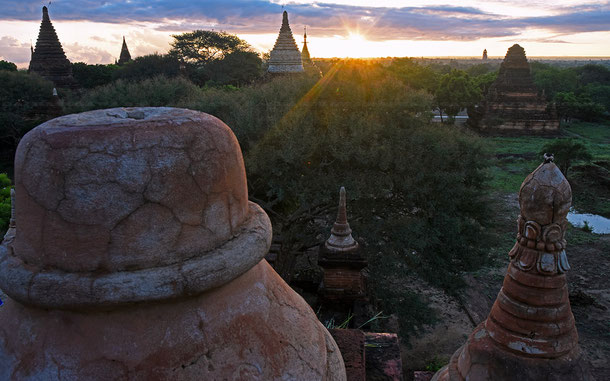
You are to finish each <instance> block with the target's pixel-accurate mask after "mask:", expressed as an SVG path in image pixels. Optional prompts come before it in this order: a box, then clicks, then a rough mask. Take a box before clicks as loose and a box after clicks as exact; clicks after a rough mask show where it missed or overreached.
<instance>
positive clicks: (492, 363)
mask: <svg viewBox="0 0 610 381" xmlns="http://www.w3.org/2000/svg"><path fill="white" fill-rule="evenodd" d="M571 202H572V191H571V189H570V184H569V183H568V182H567V180H566V178H565V177H564V176H563V174H562V173H561V172H560V171H559V169H558V168H557V166H556V165H555V164H554V163H553V162H552V159H551V158H546V159H545V162H544V163H543V164H541V165H540V166H539V167H538V168H537V169H536V170H535V171H534V172H532V173H531V174H530V175H529V176H528V177H527V178H526V179H525V181H524V182H523V184H522V185H521V190H520V192H519V204H520V207H521V215H520V216H519V218H518V234H517V243H516V244H515V246H514V247H513V249H512V250H511V251H510V253H509V257H510V259H511V261H510V263H509V266H508V271H507V274H506V277H505V278H504V283H503V285H502V289H501V290H500V293H499V294H498V297H497V299H496V302H495V303H494V305H493V307H492V310H491V312H490V314H489V316H488V318H487V320H486V321H484V322H483V323H481V324H480V325H479V326H478V327H477V328H476V329H475V330H474V331H473V333H472V334H471V335H470V337H469V338H468V341H467V342H466V344H465V345H464V346H463V347H462V348H460V349H458V351H456V352H455V354H454V355H453V357H452V358H451V361H450V363H449V365H448V366H447V367H445V368H443V369H442V370H440V371H439V372H438V373H437V374H436V375H435V377H434V380H435V381H436V380H474V381H477V380H520V381H535V380H558V381H559V380H566V381H567V380H590V379H591V375H590V373H589V371H588V368H587V363H586V361H585V359H584V358H583V356H582V353H581V350H580V347H579V346H578V333H577V332H576V326H575V323H574V316H573V315H572V311H571V309H570V301H569V298H568V287H567V282H566V276H565V272H566V271H568V270H569V269H570V266H569V264H568V259H567V256H566V252H565V248H566V245H567V242H566V240H565V231H566V225H567V221H566V216H567V214H568V211H569V209H570V205H571Z"/></svg>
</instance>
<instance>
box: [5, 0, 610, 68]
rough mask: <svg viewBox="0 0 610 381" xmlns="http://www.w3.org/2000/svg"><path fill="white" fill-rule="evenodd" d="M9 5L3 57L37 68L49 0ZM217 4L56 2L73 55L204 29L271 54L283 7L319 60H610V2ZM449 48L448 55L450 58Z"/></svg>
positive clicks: (161, 46) (148, 49) (55, 17)
mask: <svg viewBox="0 0 610 381" xmlns="http://www.w3.org/2000/svg"><path fill="white" fill-rule="evenodd" d="M6 3H7V4H6V6H4V7H3V9H2V10H0V20H2V23H1V24H0V59H4V60H7V61H10V62H14V63H15V64H17V66H18V67H20V68H25V67H27V65H28V64H29V59H30V44H32V45H33V46H35V44H36V39H37V37H38V29H39V26H40V20H41V15H42V12H41V8H42V6H41V4H40V3H39V2H37V1H31V0H22V1H16V0H6ZM377 3H378V4H377V5H376V6H370V5H366V2H364V1H346V0H329V1H328V2H325V3H316V2H312V1H305V0H297V1H290V2H288V1H282V2H280V1H275V0H250V1H248V0H229V1H225V2H223V1H220V0H209V1H188V0H183V1H179V2H175V1H174V2H172V1H165V0H161V1H158V2H155V4H154V5H152V6H151V5H150V4H149V3H148V2H146V1H144V0H133V1H131V2H129V3H121V2H119V1H118V0H109V1H105V2H103V3H101V4H100V3H98V2H92V1H87V2H85V3H84V4H81V6H80V7H74V6H73V5H72V4H74V2H73V1H69V0H56V1H54V2H52V3H51V4H50V7H49V13H50V17H51V21H52V22H53V26H54V27H55V29H56V31H57V34H58V37H59V39H60V41H61V43H62V46H63V48H64V51H65V52H66V55H67V57H68V59H70V61H72V62H85V63H88V64H109V63H113V62H114V60H115V59H116V58H118V55H119V52H120V47H121V44H122V37H123V36H125V37H126V40H127V44H128V46H129V49H130V51H131V53H132V56H133V57H138V56H142V55H146V54H152V53H160V54H164V53H166V52H167V51H168V50H169V48H170V45H169V44H170V42H171V41H172V37H171V36H172V35H173V34H180V33H184V32H189V31H192V30H195V29H207V30H222V31H226V32H227V33H231V34H236V35H237V36H239V37H240V38H242V39H244V40H245V41H247V42H248V43H249V44H250V45H251V46H252V47H253V48H254V50H256V51H258V52H260V53H264V52H268V51H269V50H271V48H272V47H273V44H274V43H275V40H276V38H277V33H278V31H279V28H280V25H281V12H282V9H285V10H287V11H288V14H289V19H290V26H291V29H292V32H293V35H294V37H295V41H296V42H297V45H298V47H299V49H302V44H303V28H304V27H305V26H307V43H308V47H309V51H310V53H311V55H312V57H314V58H370V59H374V58H387V57H411V58H436V59H450V58H455V59H469V58H471V59H476V58H480V57H481V56H482V53H483V49H487V51H488V55H489V58H490V59H502V58H503V57H504V55H505V54H506V51H507V49H508V48H509V47H510V46H512V45H513V44H515V43H518V44H520V45H521V46H523V47H524V48H525V50H526V54H527V56H528V58H530V59H562V58H565V59H592V60H603V59H609V58H610V48H609V47H608V44H607V43H606V41H608V39H609V38H610V2H608V1H586V2H585V3H580V2H577V1H574V0H561V1H558V2H555V3H554V4H553V5H548V4H545V3H544V2H543V1H534V2H532V3H530V4H528V5H527V6H521V5H513V4H510V3H507V2H505V1H502V0H496V1H488V2H483V1H480V0H465V1H464V2H463V5H461V6H449V5H444V3H445V2H443V1H410V2H409V3H410V5H406V4H405V2H404V1H403V2H401V1H395V0H379V1H378V2H377ZM443 53H445V54H443Z"/></svg>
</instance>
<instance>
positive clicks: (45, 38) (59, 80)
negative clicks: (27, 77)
mask: <svg viewBox="0 0 610 381" xmlns="http://www.w3.org/2000/svg"><path fill="white" fill-rule="evenodd" d="M28 72H30V73H36V74H39V75H41V76H42V77H44V78H46V79H48V80H50V81H52V82H53V83H54V84H55V86H57V87H62V88H74V87H76V82H75V81H74V77H72V65H71V64H70V61H69V60H68V59H67V58H66V54H65V53H64V50H63V48H62V46H61V43H60V42H59V38H57V33H56V32H55V28H54V27H53V24H52V23H51V19H50V18H49V10H48V9H47V7H42V22H41V24H40V32H39V33H38V40H36V49H34V50H33V51H32V59H31V60H30V67H29V69H28Z"/></svg>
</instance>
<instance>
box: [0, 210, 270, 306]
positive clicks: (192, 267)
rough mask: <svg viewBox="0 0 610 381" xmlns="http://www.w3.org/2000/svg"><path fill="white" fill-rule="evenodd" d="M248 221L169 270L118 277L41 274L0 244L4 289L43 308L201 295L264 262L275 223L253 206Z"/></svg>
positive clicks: (119, 274) (0, 277)
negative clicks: (228, 236)
mask: <svg viewBox="0 0 610 381" xmlns="http://www.w3.org/2000/svg"><path fill="white" fill-rule="evenodd" d="M248 204H249V217H248V219H247V220H246V221H245V222H244V223H243V224H242V226H241V228H240V229H239V232H238V233H237V234H236V235H235V236H234V237H233V238H232V239H230V240H228V241H227V242H225V243H224V244H222V245H221V246H219V247H217V248H215V249H212V250H210V251H208V252H204V253H200V254H199V255H197V256H195V257H193V258H190V259H188V260H185V261H183V262H179V263H174V264H172V265H168V266H162V267H153V268H147V269H141V270H135V271H120V272H114V273H106V274H99V273H69V272H64V271H60V270H50V271H46V270H40V269H38V268H35V267H33V266H30V265H28V264H26V263H24V262H23V261H21V260H20V259H19V258H17V257H16V256H15V255H13V253H12V248H9V245H10V242H5V243H4V244H3V245H0V288H2V290H4V292H5V293H6V294H7V295H8V296H10V297H11V298H13V299H15V300H17V301H19V302H21V303H23V304H27V305H33V306H37V307H42V308H59V309H72V308H108V307H115V306H120V305H127V304H133V303H139V302H144V301H147V302H150V301H161V300H166V299H173V298H178V297H182V296H189V295H196V294H200V293H202V292H204V291H206V290H209V289H212V288H215V287H218V286H221V285H223V284H225V283H227V282H229V281H231V280H232V279H235V278H236V277H238V276H239V275H241V274H243V273H244V272H246V271H247V270H249V269H250V268H252V267H253V266H255V265H256V264H257V263H258V262H260V261H261V260H262V259H263V257H264V256H265V254H266V253H267V251H268V250H269V247H270V245H271V235H272V231H271V222H270V221H269V218H268V217H267V215H266V214H265V212H264V211H263V210H262V209H261V208H260V207H259V206H258V205H256V204H254V203H252V202H249V203H248Z"/></svg>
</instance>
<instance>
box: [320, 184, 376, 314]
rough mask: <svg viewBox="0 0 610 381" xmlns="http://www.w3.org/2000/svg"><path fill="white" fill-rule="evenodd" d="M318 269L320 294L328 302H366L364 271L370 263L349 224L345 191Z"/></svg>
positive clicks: (340, 195) (322, 246) (321, 249)
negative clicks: (320, 268)
mask: <svg viewBox="0 0 610 381" xmlns="http://www.w3.org/2000/svg"><path fill="white" fill-rule="evenodd" d="M318 265H320V267H322V269H323V270H324V279H323V281H322V286H321V291H322V296H323V298H324V299H325V300H327V301H332V302H333V303H337V302H338V303H343V304H350V303H353V302H354V301H356V300H361V299H363V298H365V282H364V276H363V274H362V272H361V270H362V269H363V268H365V267H366V266H367V265H368V261H367V260H366V257H365V255H364V252H363V251H362V250H361V247H360V245H359V244H358V242H356V240H355V239H354V237H352V229H351V228H350V226H349V223H348V222H347V208H346V197H345V188H344V187H341V189H340V191H339V210H338V211H337V219H336V221H335V223H334V225H333V227H332V229H331V231H330V237H329V238H328V239H327V240H326V242H324V244H322V245H321V247H320V252H319V255H318Z"/></svg>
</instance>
